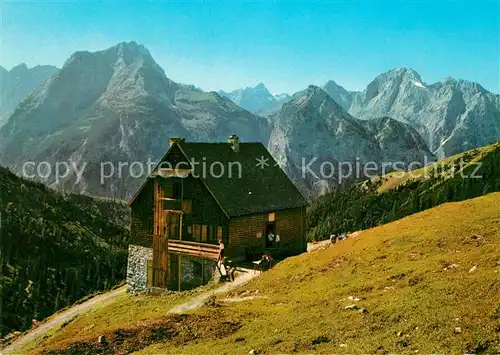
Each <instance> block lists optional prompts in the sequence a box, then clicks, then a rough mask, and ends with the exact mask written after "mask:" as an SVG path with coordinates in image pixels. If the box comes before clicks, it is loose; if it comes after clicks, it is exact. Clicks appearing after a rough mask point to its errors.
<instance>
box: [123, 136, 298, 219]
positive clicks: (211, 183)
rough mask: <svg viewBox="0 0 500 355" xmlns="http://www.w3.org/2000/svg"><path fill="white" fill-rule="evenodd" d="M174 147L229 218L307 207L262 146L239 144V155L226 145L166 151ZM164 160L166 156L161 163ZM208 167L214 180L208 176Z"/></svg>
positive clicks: (192, 145)
mask: <svg viewBox="0 0 500 355" xmlns="http://www.w3.org/2000/svg"><path fill="white" fill-rule="evenodd" d="M175 145H177V146H178V147H179V148H180V150H181V151H182V153H183V154H184V155H185V156H186V158H187V159H188V160H189V161H190V162H191V163H192V162H193V161H194V162H196V163H195V164H194V166H193V168H194V169H193V170H194V171H193V176H195V177H200V178H201V179H202V181H203V182H204V183H205V185H206V186H207V188H208V189H209V191H210V192H211V193H212V195H213V196H214V198H215V199H216V200H217V202H218V203H219V205H220V207H221V208H222V210H223V211H224V212H225V214H226V215H227V216H228V217H235V216H241V215H248V214H255V213H264V212H271V211H279V210H285V209H291V208H297V207H302V206H306V205H307V202H306V200H305V199H304V197H303V196H302V194H301V193H300V192H299V190H298V189H297V188H296V187H295V185H294V184H293V183H292V181H291V180H290V179H289V178H288V177H287V176H286V174H285V173H284V172H283V170H282V169H281V168H280V167H279V166H278V164H277V163H276V161H275V160H274V159H273V157H272V156H271V154H270V153H269V152H268V151H267V149H266V148H265V147H264V145H263V144H262V143H239V151H238V152H235V151H233V150H232V149H231V146H230V144H228V143H196V142H185V141H177V142H175V143H174V145H173V146H172V147H170V149H169V151H170V150H171V149H172V148H173V147H174V146H175ZM167 156H168V152H167V154H165V157H164V158H163V159H165V158H166V157H167ZM163 159H162V160H163ZM257 159H259V160H261V161H262V160H263V161H265V162H266V163H267V164H266V165H265V167H264V168H262V167H261V166H257V163H258V162H259V161H258V160H257ZM211 166H213V170H214V173H215V174H214V175H215V176H214V175H213V174H211V173H210V167H211ZM221 166H222V167H224V174H222V176H221V177H217V175H219V174H220V173H221ZM230 171H231V174H232V175H230V174H229V172H230ZM240 172H241V174H240ZM141 189H142V187H141ZM141 189H139V191H138V192H137V193H136V195H135V196H134V197H133V199H132V200H131V201H130V203H129V204H131V203H132V202H133V200H134V199H135V197H136V196H137V195H138V194H139V192H140V190H141Z"/></svg>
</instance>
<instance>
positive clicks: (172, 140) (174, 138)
mask: <svg viewBox="0 0 500 355" xmlns="http://www.w3.org/2000/svg"><path fill="white" fill-rule="evenodd" d="M183 140H184V139H182V138H181V137H170V138H169V139H168V146H169V147H171V146H173V145H174V143H175V142H182V141H183Z"/></svg>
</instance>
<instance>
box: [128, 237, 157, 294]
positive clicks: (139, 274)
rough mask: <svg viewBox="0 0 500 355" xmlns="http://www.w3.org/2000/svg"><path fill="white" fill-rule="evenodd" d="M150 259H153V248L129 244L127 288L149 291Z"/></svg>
mask: <svg viewBox="0 0 500 355" xmlns="http://www.w3.org/2000/svg"><path fill="white" fill-rule="evenodd" d="M148 260H153V249H152V248H146V247H141V246H138V245H129V247H128V262H127V290H128V291H129V292H148V291H149V287H148Z"/></svg>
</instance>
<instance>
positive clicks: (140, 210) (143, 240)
mask: <svg viewBox="0 0 500 355" xmlns="http://www.w3.org/2000/svg"><path fill="white" fill-rule="evenodd" d="M130 209H131V225H130V236H131V244H134V245H139V246H143V247H148V248H152V247H153V216H154V181H153V180H149V181H148V182H147V183H146V185H145V186H144V188H143V189H142V191H141V193H140V194H139V195H138V196H137V197H136V199H135V200H134V203H132V205H131V206H130Z"/></svg>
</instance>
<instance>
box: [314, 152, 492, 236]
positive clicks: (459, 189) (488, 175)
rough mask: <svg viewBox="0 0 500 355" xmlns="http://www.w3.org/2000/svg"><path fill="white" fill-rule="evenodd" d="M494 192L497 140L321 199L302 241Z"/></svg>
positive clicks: (334, 192)
mask: <svg viewBox="0 0 500 355" xmlns="http://www.w3.org/2000/svg"><path fill="white" fill-rule="evenodd" d="M469 177H470V178H469ZM478 177H481V178H478ZM495 191H500V142H498V143H496V144H492V145H490V146H487V147H483V148H478V149H473V150H471V151H468V152H464V153H462V154H459V155H457V156H454V157H450V158H446V159H443V160H440V161H438V162H437V163H435V164H431V165H428V166H427V167H425V168H422V169H419V170H413V171H410V172H402V171H400V172H394V173H391V174H388V175H384V176H382V177H381V178H375V179H373V180H371V181H365V182H363V183H362V184H356V185H352V186H348V187H345V188H341V189H338V190H335V191H333V192H332V193H330V194H327V195H325V196H322V197H320V198H318V199H317V200H316V201H314V202H313V203H312V204H311V206H310V207H309V208H308V212H307V224H308V233H307V237H308V239H310V240H321V239H325V238H328V237H329V236H330V235H331V234H341V233H349V232H353V231H357V230H360V229H367V228H371V227H375V226H377V225H382V224H385V223H388V222H391V221H395V220H398V219H400V218H403V217H405V216H408V215H411V214H413V213H416V212H419V211H423V210H426V209H429V208H431V207H434V206H437V205H439V204H441V203H444V202H452V201H462V200H466V199H470V198H474V197H478V196H482V195H485V194H487V193H490V192H495Z"/></svg>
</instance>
